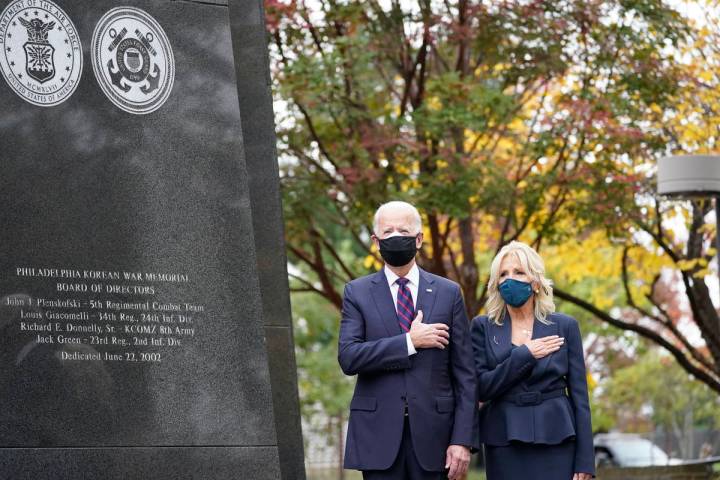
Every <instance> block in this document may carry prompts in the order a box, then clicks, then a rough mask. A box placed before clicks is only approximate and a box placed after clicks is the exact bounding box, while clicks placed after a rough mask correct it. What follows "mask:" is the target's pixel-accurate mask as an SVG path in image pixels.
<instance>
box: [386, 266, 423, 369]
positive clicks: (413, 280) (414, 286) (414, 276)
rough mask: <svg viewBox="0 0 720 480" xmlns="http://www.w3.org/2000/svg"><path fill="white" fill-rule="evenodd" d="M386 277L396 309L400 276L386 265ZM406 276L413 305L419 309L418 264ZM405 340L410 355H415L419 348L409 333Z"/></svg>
mask: <svg viewBox="0 0 720 480" xmlns="http://www.w3.org/2000/svg"><path fill="white" fill-rule="evenodd" d="M385 278H387V281H388V285H389V286H390V293H392V297H393V305H395V309H396V310H397V296H398V290H400V285H398V284H397V283H396V280H397V279H398V278H400V277H398V276H397V275H395V272H393V271H392V270H390V269H389V268H388V266H387V265H385ZM405 278H407V279H408V283H407V287H408V290H410V296H411V297H412V301H413V305H414V306H415V308H416V309H417V298H418V288H419V287H420V270H418V267H417V264H413V266H412V268H410V271H409V272H408V274H407V275H405ZM405 340H406V341H407V349H408V356H410V355H415V354H416V353H417V350H416V349H415V345H413V343H412V340H411V339H410V334H409V333H406V334H405Z"/></svg>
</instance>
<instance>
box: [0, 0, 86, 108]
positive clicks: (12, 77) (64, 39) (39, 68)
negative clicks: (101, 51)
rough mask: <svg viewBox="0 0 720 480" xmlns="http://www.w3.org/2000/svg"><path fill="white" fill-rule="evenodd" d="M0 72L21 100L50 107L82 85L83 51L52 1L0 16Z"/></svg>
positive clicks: (19, 3) (22, 0)
mask: <svg viewBox="0 0 720 480" xmlns="http://www.w3.org/2000/svg"><path fill="white" fill-rule="evenodd" d="M0 48H2V53H0V72H2V75H3V77H4V78H5V81H7V83H8V84H9V85H10V87H11V88H12V89H13V90H14V91H15V93H17V94H18V95H19V96H20V97H22V98H24V99H25V100H27V101H28V102H30V103H32V104H33V105H39V106H42V107H52V106H55V105H58V104H60V103H62V102H64V101H65V100H67V99H68V98H69V97H70V95H72V94H73V92H74V91H75V89H76V88H77V86H78V84H79V82H80V76H81V75H82V66H83V54H82V45H81V43H80V39H79V38H78V34H77V29H76V28H75V25H74V24H73V23H72V21H70V18H69V17H68V16H67V14H66V13H65V12H64V11H63V10H62V9H61V8H60V7H58V6H57V5H56V4H55V3H53V2H51V1H50V0H16V1H14V2H12V3H10V5H8V6H7V7H6V8H5V10H3V12H2V14H0Z"/></svg>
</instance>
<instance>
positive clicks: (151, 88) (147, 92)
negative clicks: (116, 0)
mask: <svg viewBox="0 0 720 480" xmlns="http://www.w3.org/2000/svg"><path fill="white" fill-rule="evenodd" d="M91 50H92V64H93V70H94V71H95V76H96V77H97V80H98V83H99V84H100V87H101V88H102V90H103V92H104V93H105V95H107V97H108V98H109V99H110V100H111V101H112V102H113V103H114V104H115V105H117V106H118V107H120V108H121V109H123V110H125V111H126V112H130V113H135V114H145V113H150V112H154V111H155V110H157V109H158V108H160V107H161V106H162V105H163V104H164V103H165V101H166V100H167V99H168V97H169V96H170V93H171V92H172V88H173V82H174V81H175V60H174V57H173V52H172V48H171V47H170V42H169V41H168V38H167V35H165V32H164V31H163V29H162V27H160V25H159V24H158V23H157V22H156V21H155V19H154V18H152V17H151V16H150V15H148V14H147V13H146V12H144V11H142V10H140V9H137V8H132V7H118V8H113V9H112V10H110V11H109V12H107V13H106V14H105V15H104V16H103V17H102V18H101V19H100V22H98V24H97V26H96V27H95V32H94V33H93V37H92V46H91Z"/></svg>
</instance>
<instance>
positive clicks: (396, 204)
mask: <svg viewBox="0 0 720 480" xmlns="http://www.w3.org/2000/svg"><path fill="white" fill-rule="evenodd" d="M395 208H398V209H403V210H409V211H411V212H412V216H413V220H414V222H413V223H414V224H415V225H414V226H415V229H416V232H417V233H420V232H421V231H422V218H421V217H420V212H418V209H417V208H415V206H414V205H412V204H410V203H407V202H401V201H399V200H393V201H391V202H387V203H383V204H382V205H380V207H379V208H378V209H377V210H376V211H375V216H374V217H373V232H374V233H375V235H377V234H378V221H379V220H380V214H381V213H382V212H383V211H385V210H390V209H395Z"/></svg>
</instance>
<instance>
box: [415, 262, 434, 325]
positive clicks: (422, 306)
mask: <svg viewBox="0 0 720 480" xmlns="http://www.w3.org/2000/svg"><path fill="white" fill-rule="evenodd" d="M419 270H420V282H419V283H418V294H417V297H418V298H417V305H415V313H417V312H418V310H422V312H423V323H432V322H430V317H431V316H432V311H433V307H434V306H435V297H437V292H436V291H435V285H434V283H435V280H433V278H432V276H430V274H428V273H427V272H426V271H425V270H423V269H419Z"/></svg>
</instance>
